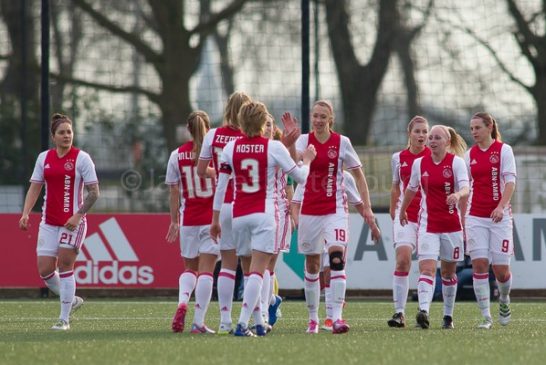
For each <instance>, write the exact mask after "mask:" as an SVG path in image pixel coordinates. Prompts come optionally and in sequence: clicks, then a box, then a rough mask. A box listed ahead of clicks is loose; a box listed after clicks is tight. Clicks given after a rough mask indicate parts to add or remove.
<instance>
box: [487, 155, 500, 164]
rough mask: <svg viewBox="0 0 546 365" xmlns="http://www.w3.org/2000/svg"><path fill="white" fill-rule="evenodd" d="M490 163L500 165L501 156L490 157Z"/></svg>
mask: <svg viewBox="0 0 546 365" xmlns="http://www.w3.org/2000/svg"><path fill="white" fill-rule="evenodd" d="M489 162H491V163H499V155H497V154H493V155H491V156H489Z"/></svg>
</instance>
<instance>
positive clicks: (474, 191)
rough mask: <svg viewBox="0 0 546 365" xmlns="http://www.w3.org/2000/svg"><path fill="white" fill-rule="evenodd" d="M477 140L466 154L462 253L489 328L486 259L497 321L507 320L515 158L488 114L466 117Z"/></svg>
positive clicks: (503, 322) (488, 292) (502, 323)
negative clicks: (493, 284) (494, 290)
mask: <svg viewBox="0 0 546 365" xmlns="http://www.w3.org/2000/svg"><path fill="white" fill-rule="evenodd" d="M470 132H471V133H472V137H473V138H474V141H475V142H476V144H475V145H474V146H472V147H471V148H470V149H469V150H468V151H467V153H466V154H465V162H466V166H467V168H468V171H469V175H470V180H471V190H470V191H471V195H470V198H469V209H468V210H467V215H466V220H465V231H466V243H467V251H468V253H469V255H470V258H471V259H472V269H473V271H474V278H473V283H474V293H475V294H476V299H477V301H478V306H479V308H480V310H481V313H482V316H483V318H484V319H483V322H482V323H481V324H480V325H479V328H483V329H489V328H491V325H492V323H493V321H492V320H491V312H490V298H489V296H490V291H489V263H490V260H491V264H492V267H493V272H494V273H495V277H496V279H497V284H498V287H499V293H500V297H499V302H500V308H499V322H500V324H501V325H506V324H508V322H509V321H510V317H511V311H510V297H509V294H510V287H511V285H512V275H511V273H510V257H511V256H512V254H513V250H514V243H513V233H512V213H511V210H510V199H511V198H512V194H513V193H514V189H515V187H516V161H515V159H514V153H513V152H512V148H511V147H510V146H508V145H507V144H506V143H502V142H501V136H500V133H499V130H498V125H497V121H496V120H495V118H493V117H492V116H491V115H490V114H489V113H476V114H474V116H472V119H471V120H470Z"/></svg>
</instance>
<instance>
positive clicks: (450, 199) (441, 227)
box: [399, 125, 468, 329]
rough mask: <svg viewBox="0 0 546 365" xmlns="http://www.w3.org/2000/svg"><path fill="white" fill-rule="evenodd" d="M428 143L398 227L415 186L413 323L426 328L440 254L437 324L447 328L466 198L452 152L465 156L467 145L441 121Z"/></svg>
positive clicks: (464, 177)
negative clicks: (416, 259)
mask: <svg viewBox="0 0 546 365" xmlns="http://www.w3.org/2000/svg"><path fill="white" fill-rule="evenodd" d="M428 141H429V147H430V150H431V155H428V156H424V157H420V158H418V159H416V160H415V162H414V163H413V166H412V169H411V177H410V181H409V184H408V187H407V189H406V191H405V193H404V200H403V201H402V206H401V207H400V213H399V215H400V217H399V218H400V224H401V225H402V226H405V225H406V224H408V216H407V209H408V207H409V205H410V203H411V201H412V199H413V198H414V197H415V195H416V193H417V191H418V190H419V188H420V191H421V195H422V197H421V209H420V211H419V231H418V233H417V255H418V257H419V273H420V275H419V282H418V284H417V293H418V296H419V312H418V313H417V324H418V325H419V326H420V327H421V328H429V326H430V323H429V310H430V303H431V302H432V296H433V294H434V279H435V277H436V263H437V260H438V256H440V260H441V275H442V295H443V297H444V319H443V325H442V328H445V329H450V328H453V308H454V306H455V296H456V294H457V275H456V274H455V271H456V265H457V262H458V261H462V260H463V257H464V244H463V230H462V226H461V219H460V216H459V210H458V209H457V205H461V204H464V203H465V201H466V198H467V196H468V174H467V171H466V167H465V165H464V160H463V159H462V158H461V157H459V156H457V155H461V156H462V155H463V154H464V151H465V149H466V144H465V142H464V140H463V139H462V138H461V136H459V135H458V134H457V133H456V132H455V130H454V129H453V128H448V127H445V126H442V125H436V126H434V127H432V129H431V130H430V133H429V137H428ZM448 150H449V151H451V152H452V153H450V152H448Z"/></svg>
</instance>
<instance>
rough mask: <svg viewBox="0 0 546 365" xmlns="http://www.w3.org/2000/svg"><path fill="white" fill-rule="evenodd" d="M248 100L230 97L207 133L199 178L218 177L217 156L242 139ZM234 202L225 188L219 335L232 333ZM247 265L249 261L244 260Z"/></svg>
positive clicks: (242, 95)
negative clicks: (241, 117)
mask: <svg viewBox="0 0 546 365" xmlns="http://www.w3.org/2000/svg"><path fill="white" fill-rule="evenodd" d="M250 100H251V99H250V97H249V96H248V95H247V94H245V93H244V92H240V91H238V92H235V93H233V94H232V95H231V96H230V97H229V100H228V103H227V105H226V109H225V111H224V125H223V126H222V127H219V128H212V129H211V130H209V131H208V132H207V134H206V135H205V138H204V140H203V146H202V147H201V153H200V155H199V161H198V163H197V174H198V175H199V177H202V178H205V177H207V176H213V175H216V176H218V172H219V168H220V163H219V162H220V155H221V154H222V150H223V149H224V147H225V146H226V144H227V143H228V142H229V141H232V140H236V139H239V138H241V137H243V132H242V131H241V127H240V123H239V117H238V114H239V110H240V109H241V106H242V105H243V104H244V103H246V102H249V101H250ZM211 160H212V165H213V166H214V172H212V171H211V170H212V169H210V168H209V165H210V161H211ZM232 202H233V184H232V183H231V182H230V183H229V184H228V185H227V191H226V194H225V200H224V204H223V205H222V210H221V213H220V224H221V225H222V232H223V235H222V237H221V238H220V255H221V258H222V268H221V269H220V273H219V274H218V283H217V287H218V305H219V306H220V328H219V329H218V334H219V335H225V334H228V333H232V332H233V330H232V328H231V327H232V324H231V323H232V320H231V308H232V306H233V290H234V288H235V275H236V271H237V263H238V260H237V255H236V253H235V243H234V241H233V235H232V232H231V220H232V216H231V209H232ZM241 261H242V262H241V263H242V264H243V269H246V270H248V263H245V259H242V260H241ZM246 261H248V260H246ZM246 270H245V271H246Z"/></svg>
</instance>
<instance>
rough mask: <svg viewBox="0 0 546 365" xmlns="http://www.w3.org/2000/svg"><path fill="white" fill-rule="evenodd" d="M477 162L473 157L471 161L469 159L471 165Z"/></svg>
mask: <svg viewBox="0 0 546 365" xmlns="http://www.w3.org/2000/svg"><path fill="white" fill-rule="evenodd" d="M477 163H478V161H476V160H474V159H472V161H470V164H471V165H475V164H477Z"/></svg>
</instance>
